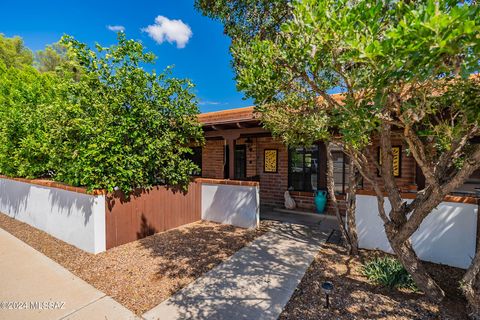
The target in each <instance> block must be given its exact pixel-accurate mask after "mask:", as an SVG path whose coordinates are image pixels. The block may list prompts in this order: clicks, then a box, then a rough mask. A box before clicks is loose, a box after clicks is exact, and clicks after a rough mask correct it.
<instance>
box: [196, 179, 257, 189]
mask: <svg viewBox="0 0 480 320" xmlns="http://www.w3.org/2000/svg"><path fill="white" fill-rule="evenodd" d="M194 180H195V181H196V182H200V183H207V184H226V185H231V186H247V187H258V186H260V182H258V181H243V180H229V179H211V178H196V179H194Z"/></svg>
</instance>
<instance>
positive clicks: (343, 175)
mask: <svg viewBox="0 0 480 320" xmlns="http://www.w3.org/2000/svg"><path fill="white" fill-rule="evenodd" d="M332 158H333V180H334V181H335V192H336V193H345V186H346V185H348V174H349V166H348V158H347V156H345V154H344V153H343V152H342V151H341V150H336V151H333V150H332Z"/></svg>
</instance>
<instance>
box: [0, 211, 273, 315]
mask: <svg viewBox="0 0 480 320" xmlns="http://www.w3.org/2000/svg"><path fill="white" fill-rule="evenodd" d="M271 224H272V223H271V222H262V223H261V227H260V228H259V229H257V230H246V229H242V228H236V227H233V226H227V225H221V224H216V223H211V222H203V221H202V222H195V223H191V224H188V225H185V226H182V227H180V228H176V229H172V230H169V231H166V232H163V233H157V234H155V235H153V236H150V237H147V238H144V239H141V240H138V241H135V242H131V243H128V244H125V245H122V246H119V247H116V248H113V249H110V250H108V251H107V252H104V253H100V254H97V255H94V254H89V253H86V252H84V251H82V250H80V249H78V248H76V247H74V246H71V245H69V244H67V243H65V242H63V241H61V240H58V239H56V238H54V237H52V236H50V235H48V234H47V233H45V232H43V231H40V230H38V229H35V228H33V227H31V226H29V225H27V224H25V223H22V222H19V221H18V220H15V219H12V218H10V217H8V216H6V215H4V214H0V227H1V228H2V229H4V230H6V231H8V232H9V233H11V234H13V235H14V236H15V237H17V238H19V239H20V240H22V241H24V242H26V243H27V244H28V245H30V246H32V247H33V248H35V249H36V250H38V251H40V252H42V253H43V254H45V255H46V256H48V257H50V258H51V259H53V260H55V261H56V262H58V263H59V264H61V265H62V266H64V267H65V268H66V269H68V270H70V271H71V272H72V273H74V274H75V275H77V276H78V277H80V278H82V279H83V280H85V281H87V282H88V283H90V284H92V285H93V286H94V287H96V288H97V289H99V290H101V291H103V292H104V293H106V294H107V295H109V296H111V297H113V298H114V299H115V300H117V301H118V302H120V303H121V304H123V305H124V306H125V307H127V308H128V309H130V310H132V311H133V312H135V313H136V314H139V315H140V314H143V313H144V312H146V311H148V310H150V309H151V308H153V307H155V306H156V305H158V304H159V303H160V302H162V301H163V300H165V299H166V298H168V297H169V296H171V295H172V294H173V293H175V292H176V291H178V290H179V289H181V288H183V287H184V286H186V285H187V284H189V283H190V282H192V281H193V280H195V279H196V278H198V277H199V276H201V275H202V274H203V273H205V272H206V271H209V270H210V269H212V268H213V267H215V266H216V265H218V264H219V263H221V262H222V261H224V260H226V259H227V258H228V257H230V256H231V255H232V254H233V253H235V252H236V251H238V250H239V249H240V248H242V247H243V246H245V245H246V244H247V243H249V242H250V241H252V240H253V239H255V238H256V237H257V236H259V235H261V234H263V233H265V232H266V231H268V230H269V226H270V225H271Z"/></svg>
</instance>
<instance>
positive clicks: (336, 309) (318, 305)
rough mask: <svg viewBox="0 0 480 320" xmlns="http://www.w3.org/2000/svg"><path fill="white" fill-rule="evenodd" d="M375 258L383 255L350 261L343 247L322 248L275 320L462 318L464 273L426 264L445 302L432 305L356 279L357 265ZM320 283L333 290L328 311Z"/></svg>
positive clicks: (369, 253) (370, 253) (363, 254)
mask: <svg viewBox="0 0 480 320" xmlns="http://www.w3.org/2000/svg"><path fill="white" fill-rule="evenodd" d="M376 255H385V253H381V252H378V251H368V250H362V252H361V255H360V257H349V256H348V255H347V254H346V251H345V249H344V248H343V247H341V246H338V245H336V244H332V243H328V244H325V245H324V247H323V248H322V249H321V250H320V252H319V253H318V255H317V256H316V258H315V260H314V262H313V263H312V264H311V265H310V268H309V269H308V271H307V273H306V274H305V276H304V277H303V279H302V281H301V283H300V285H299V286H298V287H297V290H296V291H295V293H294V294H293V296H292V297H291V299H290V301H289V302H288V304H287V306H286V307H285V309H284V310H283V312H282V314H281V315H280V317H279V319H280V320H286V319H295V320H296V319H406V320H407V319H408V320H410V319H467V315H466V311H465V304H466V302H465V300H464V299H463V297H462V295H461V292H460V290H459V289H458V286H459V282H458V281H459V280H460V279H461V277H462V275H463V274H464V272H465V271H464V270H461V269H457V268H453V267H448V266H443V265H437V264H431V263H426V267H427V269H428V271H429V273H430V274H431V275H432V277H433V278H434V279H435V280H436V281H437V282H438V283H439V284H440V285H441V286H442V288H443V289H444V290H445V291H446V292H447V296H448V297H449V298H448V299H446V301H444V302H443V303H442V305H437V304H435V303H432V302H430V301H428V299H427V298H426V297H425V295H424V294H423V293H420V292H417V293H414V292H411V291H409V290H406V289H405V290H403V289H402V290H397V289H388V288H384V287H379V286H376V285H374V284H372V283H370V282H369V281H368V280H367V279H366V278H365V277H364V276H362V274H361V266H362V261H368V260H369V259H371V258H373V257H374V256H376ZM324 281H332V282H333V283H334V286H335V289H334V290H335V291H334V293H333V296H332V298H331V306H330V308H329V309H328V310H327V309H324V303H325V299H324V295H323V294H322V292H321V289H320V288H321V284H322V283H323V282H324Z"/></svg>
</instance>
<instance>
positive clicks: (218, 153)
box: [202, 137, 415, 214]
mask: <svg viewBox="0 0 480 320" xmlns="http://www.w3.org/2000/svg"><path fill="white" fill-rule="evenodd" d="M250 140H251V142H250V143H248V144H247V143H246V139H245V138H241V139H238V140H237V141H236V143H237V144H246V146H247V148H246V149H247V177H253V176H258V177H259V178H260V203H261V205H268V206H275V207H283V206H284V195H283V194H284V192H285V191H286V190H287V189H288V150H287V147H286V146H285V145H284V144H283V143H282V142H281V141H280V140H278V139H274V138H272V137H252V138H250ZM392 145H394V146H397V145H401V146H402V160H401V177H398V178H396V181H397V183H398V185H399V186H400V187H401V189H402V191H406V190H411V189H412V188H414V183H415V161H414V159H413V157H412V156H409V155H407V153H406V151H405V150H406V147H405V146H404V145H403V144H402V142H401V141H400V140H393V141H392ZM265 149H277V150H278V171H277V173H265V172H264V171H263V168H264V167H263V166H264V163H263V162H264V150H265ZM223 152H224V141H223V140H207V142H206V144H205V146H204V148H203V153H202V176H203V177H205V178H218V179H221V178H223V158H224V155H223ZM371 152H372V154H373V155H374V156H375V157H376V156H377V152H378V141H376V142H375V143H374V144H373V146H372V147H371ZM374 168H375V166H374V164H373V163H372V164H371V169H374ZM377 179H378V181H380V178H377ZM364 189H371V186H370V185H369V184H368V182H366V181H365V182H364ZM291 195H292V197H293V199H294V200H295V202H296V204H297V207H298V208H299V209H303V210H307V211H313V210H315V205H314V201H313V193H311V192H296V191H294V192H291ZM343 199H344V197H343V196H341V195H340V196H338V201H339V205H340V209H341V211H342V212H343V211H344V210H345V202H344V200H343ZM327 212H328V213H330V214H333V208H332V206H331V202H330V201H328V202H327Z"/></svg>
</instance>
